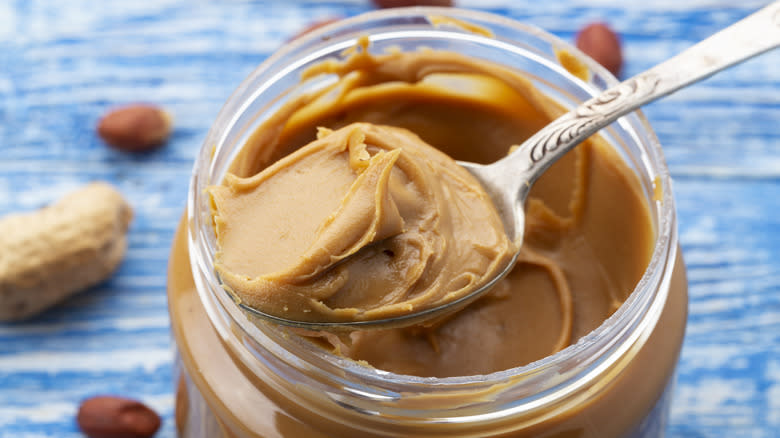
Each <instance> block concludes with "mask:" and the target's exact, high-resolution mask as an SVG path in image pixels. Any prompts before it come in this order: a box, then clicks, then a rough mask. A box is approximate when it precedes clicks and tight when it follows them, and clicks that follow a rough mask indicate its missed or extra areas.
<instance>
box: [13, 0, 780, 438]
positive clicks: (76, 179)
mask: <svg viewBox="0 0 780 438" xmlns="http://www.w3.org/2000/svg"><path fill="white" fill-rule="evenodd" d="M764 3H765V2H763V1H741V2H735V1H733V0H695V1H684V0H660V1H648V0H632V1H626V0H622V1H619V0H615V1H607V0H557V1H546V2H538V1H535V0H503V1H502V0H460V1H459V5H461V6H463V7H469V8H475V9H482V10H486V11H492V12H496V13H499V14H504V15H506V16H509V17H513V18H516V19H519V20H521V21H525V22H529V23H533V24H536V25H538V26H540V27H542V28H545V29H547V30H549V31H551V32H552V33H554V34H556V35H558V36H560V37H562V38H564V39H567V40H571V39H573V37H574V34H575V32H576V30H577V29H578V28H580V27H581V26H582V25H583V24H585V23H587V22H589V21H592V20H606V21H607V22H609V23H610V24H611V25H612V26H613V27H614V28H615V29H617V30H618V31H619V32H620V33H621V34H622V36H623V40H624V47H625V56H626V66H625V69H624V73H625V74H626V75H633V74H636V73H638V72H640V71H642V70H644V69H645V68H647V67H650V66H651V65H653V64H655V63H657V62H659V61H661V60H663V59H665V58H667V57H669V56H671V55H672V54H674V53H676V52H678V51H680V50H682V49H683V48H685V47H687V46H689V45H691V44H692V43H694V42H695V41H698V40H700V39H703V38H705V37H706V36H708V35H710V34H711V33H713V32H715V31H716V30H718V29H719V28H721V27H724V26H726V25H728V24H730V23H732V22H734V21H736V20H738V19H740V18H742V17H744V16H746V15H747V14H748V13H749V12H751V11H752V10H755V9H757V8H758V7H760V6H761V5H762V4H764ZM735 4H736V6H735ZM369 9H371V5H370V4H369V2H368V1H367V0H333V1H326V0H319V1H318V0H308V1H300V2H295V1H293V0H288V1H270V0H268V1H238V0H232V1H225V0H203V1H192V0H143V1H141V0H134V1H124V2H101V1H96V0H95V1H89V0H78V1H67V2H65V1H56V0H36V1H27V0H2V2H0V214H5V213H8V212H11V211H18V210H31V209H35V208H37V207H40V206H42V205H44V204H47V203H49V202H51V201H53V200H55V199H57V198H58V197H60V196H61V195H62V194H64V193H66V192H67V191H69V190H71V189H73V188H75V187H76V186H78V185H80V184H82V183H84V182H86V181H90V180H94V179H101V180H108V181H111V182H113V183H114V184H115V185H117V186H118V187H119V188H120V190H121V191H122V192H123V193H124V194H125V196H126V197H127V198H128V199H129V200H130V202H131V203H132V204H133V206H134V208H135V212H136V218H135V220H134V222H133V224H132V227H131V230H130V237H129V239H130V248H129V250H128V253H127V256H126V259H125V261H124V262H123V264H122V266H121V268H120V270H119V271H118V272H117V274H116V275H115V276H114V277H113V278H112V279H111V280H109V281H108V282H106V283H104V284H102V285H100V286H99V287H96V288H93V289H91V290H89V291H87V292H85V293H82V294H79V295H77V296H76V297H74V298H72V299H70V300H68V301H67V302H66V303H64V304H63V305H61V306H59V307H57V308H55V309H53V310H51V311H48V312H46V313H45V314H43V315H41V316H40V317H37V318H35V319H33V320H30V321H25V322H22V323H16V324H0V437H13V438H25V437H29V438H32V437H58V438H68V437H80V436H82V435H81V434H80V433H79V431H78V429H77V427H76V425H75V422H74V415H75V412H76V409H77V407H78V403H79V401H80V400H81V399H83V398H85V397H87V396H90V395H94V394H101V393H110V394H123V395H127V396H130V397H135V398H138V399H141V400H143V401H145V402H147V403H148V404H149V405H151V406H152V407H154V408H155V409H157V410H158V411H159V412H161V413H162V414H163V416H164V425H163V428H162V430H161V431H160V433H159V434H158V436H159V437H167V438H170V437H173V436H175V431H174V428H173V421H172V415H173V392H172V382H171V380H172V372H171V366H172V363H171V361H172V359H171V357H172V355H171V340H170V335H169V327H168V315H167V310H166V297H165V281H166V263H167V258H168V250H169V247H170V242H171V238H172V236H173V231H174V227H175V226H176V224H177V220H178V218H179V215H180V214H181V212H182V209H183V207H184V203H185V196H186V190H187V184H188V178H189V173H190V169H191V166H192V162H193V158H194V156H195V154H196V151H197V150H198V148H199V147H200V143H201V141H202V139H203V138H204V136H205V133H206V131H207V129H208V127H209V125H210V123H211V122H212V120H213V119H214V117H215V116H216V114H217V111H218V110H219V108H220V106H221V105H222V103H223V102H224V101H225V100H226V99H227V97H228V95H229V94H230V93H231V92H232V90H233V89H234V88H235V87H236V86H237V85H238V84H239V82H240V81H241V80H242V79H243V78H244V77H245V76H246V75H248V74H249V72H250V71H252V70H253V69H254V68H255V67H256V66H257V65H258V64H259V63H260V62H261V61H262V60H263V59H265V58H266V57H267V56H268V55H269V54H270V53H272V52H273V51H274V50H275V49H276V48H278V47H279V46H280V45H281V44H282V43H283V42H284V41H285V40H287V39H288V38H289V37H290V36H291V35H293V34H294V33H296V32H297V31H298V30H300V29H301V28H302V27H303V26H305V25H306V24H307V23H309V22H311V21H314V20H318V19H322V18H329V17H338V16H349V15H355V14H358V13H360V12H363V11H366V10H369ZM134 101H150V102H155V103H159V104H161V105H163V106H164V107H166V108H167V109H168V110H170V111H171V112H172V113H173V114H174V117H175V132H174V135H173V137H172V139H171V141H170V142H169V143H168V145H167V146H166V147H164V148H162V149H160V150H158V151H156V152H154V153H151V154H147V155H140V156H139V155H128V154H124V153H120V152H117V151H114V150H111V149H108V148H106V147H105V146H104V145H103V144H102V143H101V141H100V140H99V139H98V138H97V137H96V135H95V133H94V125H95V123H96V121H97V120H98V118H99V117H100V116H101V114H102V113H103V112H104V111H105V110H106V109H107V108H110V107H112V106H115V105H118V104H123V103H127V102H134ZM646 114H647V116H648V118H649V119H650V121H651V124H652V125H653V126H654V127H655V129H656V132H657V133H658V137H659V138H660V140H661V143H662V144H663V145H664V148H665V151H666V156H667V159H668V163H669V166H670V168H671V171H672V174H673V177H674V179H675V186H674V188H675V192H676V196H677V202H678V209H679V226H680V236H681V241H682V246H683V250H684V254H685V257H686V260H687V262H688V267H689V275H690V281H691V287H690V294H691V300H690V319H689V325H688V332H687V335H686V339H685V345H684V348H683V354H682V360H681V363H680V367H679V381H678V384H677V388H676V392H675V396H674V404H673V407H672V413H671V425H670V429H669V434H668V435H669V436H671V437H687V438H700V437H761V438H769V437H778V436H780V262H778V261H779V260H780V214H778V213H780V51H775V52H772V53H769V54H767V55H765V56H763V57H761V58H758V59H754V60H752V61H749V62H748V63H746V64H744V65H741V66H739V67H736V68H734V69H733V70H730V71H728V72H725V73H722V74H720V75H718V76H716V77H714V78H711V79H709V80H707V81H706V82H704V83H701V84H698V85H696V86H693V87H691V88H690V89H686V90H684V91H682V92H680V93H679V94H677V95H675V96H673V97H670V98H668V99H666V100H663V101H661V102H657V103H654V104H652V105H650V106H648V107H647V108H646ZM8 231H9V230H2V231H1V232H8ZM0 259H2V254H0Z"/></svg>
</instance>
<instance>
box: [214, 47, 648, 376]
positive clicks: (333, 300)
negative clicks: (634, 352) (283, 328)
mask: <svg viewBox="0 0 780 438" xmlns="http://www.w3.org/2000/svg"><path fill="white" fill-rule="evenodd" d="M321 73H334V74H337V75H338V76H339V77H340V78H341V80H339V81H338V82H337V83H335V84H333V85H332V86H330V87H327V88H326V89H324V90H321V91H319V92H317V93H315V94H313V95H306V96H303V97H301V98H299V99H297V100H296V101H293V102H291V103H289V104H288V105H287V106H286V107H285V108H283V109H282V110H280V112H279V115H278V116H276V117H272V118H271V119H270V120H269V121H268V122H266V124H265V125H264V126H262V127H261V128H259V129H258V130H257V132H256V134H255V136H254V137H253V138H252V139H251V140H250V142H249V144H247V145H246V146H245V147H244V149H243V150H242V151H241V153H240V154H239V156H238V158H237V159H236V161H235V162H234V164H233V166H232V168H231V170H232V171H233V173H232V174H229V175H228V177H227V178H226V180H225V183H224V184H223V185H222V186H218V187H215V188H213V189H212V196H213V200H214V203H215V205H216V210H215V211H216V216H215V223H216V231H217V235H218V237H219V242H220V243H221V245H220V252H219V253H218V255H217V265H216V266H217V270H218V272H219V273H220V275H221V277H222V278H223V280H224V281H225V282H226V283H227V285H228V286H229V287H230V288H231V290H232V291H233V292H235V293H237V294H238V295H239V296H240V297H241V299H242V300H245V301H247V302H249V304H250V305H258V306H259V308H261V309H264V308H266V309H272V310H273V312H274V314H276V315H284V316H287V317H289V318H291V319H296V318H298V319H303V320H323V319H325V320H345V319H350V318H352V319H359V318H361V317H363V316H367V317H370V316H373V315H376V314H380V315H388V316H392V315H398V314H402V313H403V312H404V311H412V310H414V309H415V307H416V306H417V305H420V304H419V302H420V301H421V300H422V299H428V297H429V295H428V294H422V295H415V294H414V292H415V291H416V290H417V289H422V290H427V289H428V286H429V285H431V284H434V285H435V284H436V283H441V282H448V283H447V284H455V285H456V286H455V287H449V288H442V289H444V292H430V295H432V296H433V299H430V300H429V302H433V303H438V302H441V300H442V299H443V298H441V296H442V295H444V296H447V294H454V293H457V292H461V293H462V292H464V291H466V292H467V291H468V290H471V289H473V288H474V287H478V286H479V285H480V284H482V282H483V281H485V279H489V278H490V277H491V274H493V273H495V272H497V271H496V270H497V269H500V268H501V267H503V266H504V263H505V260H506V258H507V257H508V254H509V252H510V251H512V250H513V247H512V244H511V242H508V241H507V239H506V237H505V235H504V233H503V228H502V225H501V222H500V220H499V219H498V216H497V214H496V212H495V209H494V208H491V206H490V205H488V204H489V201H488V199H487V198H486V195H485V194H484V192H483V191H481V190H479V184H478V183H477V182H476V181H473V179H469V175H468V173H467V172H465V171H464V170H463V169H460V168H458V167H457V164H455V163H454V162H452V161H451V159H449V158H445V157H443V156H441V154H439V153H434V150H433V149H432V147H430V146H427V144H426V143H423V141H425V142H427V143H428V144H430V145H432V146H434V147H436V148H437V149H438V150H441V151H443V152H445V153H446V154H447V155H449V156H451V157H454V158H457V159H466V160H472V161H477V162H490V161H492V160H495V159H496V158H498V157H500V156H501V155H503V154H506V153H507V152H508V151H509V150H510V148H512V147H513V146H514V145H517V144H520V143H521V142H522V141H523V140H524V139H525V138H527V137H528V136H530V135H531V134H532V133H533V132H534V131H536V130H538V129H539V128H541V127H542V126H543V125H544V124H545V123H546V121H547V120H549V119H550V118H551V117H553V116H554V115H556V114H557V113H558V112H560V110H559V109H558V108H556V107H555V106H554V105H553V104H552V103H550V101H549V100H548V99H546V98H544V97H543V96H541V95H540V94H539V93H538V92H537V91H536V90H535V89H534V87H532V86H531V84H530V83H528V82H527V81H526V80H525V79H524V78H522V77H521V76H519V75H517V74H516V73H514V72H511V71H509V70H507V69H505V68H503V67H501V66H498V65H494V64H490V63H486V62H476V61H474V60H472V59H468V58H466V57H463V56H460V55H458V54H456V53H451V52H443V51H432V50H428V49H420V50H418V51H415V52H406V53H401V52H394V53H388V54H382V55H372V54H370V53H369V52H368V51H367V47H366V46H365V45H364V46H359V47H357V48H356V50H355V51H354V53H352V54H351V56H349V57H348V58H347V59H346V60H345V61H343V62H328V63H323V64H321V65H318V66H315V67H314V68H312V69H311V70H310V71H309V72H308V76H314V75H316V74H321ZM356 123H357V124H356ZM390 126H394V127H396V128H389V127H390ZM339 128H341V129H339ZM323 129H324V131H323ZM332 129H338V131H336V132H331V131H330V130H332ZM318 132H319V133H320V134H319V135H320V138H319V139H317V135H318V134H317V133H318ZM269 133H274V134H275V137H274V138H269V137H268V136H269ZM412 133H415V134H416V135H415V134H412ZM353 143H354V144H353ZM351 144H352V146H350V145H351ZM367 144H369V145H371V147H370V148H367V147H366V145H367ZM369 149H370V150H374V151H375V152H374V154H373V156H372V154H371V153H369V152H367V150H369ZM380 151H381V152H382V153H381V154H380V153H379V152H380ZM399 151H400V152H399ZM421 151H424V152H421ZM390 153H398V154H399V155H398V157H404V156H406V155H411V154H414V155H415V156H420V155H422V156H424V157H428V159H432V158H435V160H436V161H438V162H441V163H447V165H446V166H445V167H439V168H436V169H433V168H431V169H424V170H423V169H420V170H414V171H412V170H410V169H411V167H410V164H405V165H403V166H401V169H403V171H401V172H396V175H397V176H396V179H395V181H399V180H400V179H404V181H405V183H406V184H408V181H410V180H411V181H413V186H412V187H414V188H411V189H410V188H409V187H406V186H404V185H403V184H400V183H399V182H396V183H394V184H391V182H392V181H394V179H391V178H389V175H387V176H388V181H385V185H386V186H390V185H394V186H395V193H392V194H390V196H388V193H386V192H382V193H379V194H377V192H376V190H374V191H371V193H372V195H371V196H369V197H368V198H369V199H368V201H370V202H367V203H366V204H364V205H363V206H362V207H361V206H358V208H357V209H356V210H357V211H356V212H355V213H356V214H357V216H358V217H356V218H353V219H347V220H344V221H342V222H344V223H346V224H348V225H344V226H342V228H340V229H338V228H337V227H338V226H340V225H337V226H335V227H334V226H332V225H331V226H326V225H328V224H333V223H337V222H339V220H338V219H336V218H337V217H339V214H341V213H342V212H343V210H346V209H348V208H349V205H348V204H349V201H350V199H346V201H345V199H343V198H350V195H349V193H348V192H349V191H350V190H351V189H350V187H352V186H354V185H355V184H354V183H355V181H356V177H355V175H356V174H357V172H355V171H354V170H352V169H351V166H358V165H360V166H365V167H366V168H369V167H372V165H371V164H369V163H370V162H371V161H372V160H373V161H374V162H375V165H374V166H373V168H376V169H378V171H379V173H381V169H384V168H386V167H387V166H391V165H392V164H391V162H393V161H394V162H397V160H399V159H400V158H392V157H391V156H390V155H389V154H390ZM288 154H289V155H288ZM361 154H365V156H364V159H365V161H363V162H362V164H355V163H356V162H359V160H360V159H359V158H356V157H357V156H359V155H361ZM383 156H385V159H384V160H381V158H382V157H383ZM277 158H279V159H277ZM382 162H384V163H385V164H384V166H385V167H382V166H383V165H379V164H378V163H382ZM351 163H352V164H351ZM331 166H336V168H337V169H338V170H335V169H334V168H332V167H331ZM429 167H430V165H429ZM442 169H446V171H445V170H442ZM389 173H390V174H392V172H389ZM280 174H282V175H281V176H280ZM271 175H274V176H275V177H274V178H271ZM364 175H365V173H364ZM403 175H405V176H403ZM410 175H414V176H413V177H410ZM447 175H449V176H447ZM374 180H376V182H377V183H376V184H378V183H379V181H380V178H378V177H377V178H374ZM423 181H425V182H423ZM263 182H268V183H269V184H268V186H266V184H263ZM464 184H467V185H465V186H464ZM454 186H458V187H464V189H465V188H467V190H466V191H465V192H464V193H465V194H464V195H463V196H461V197H455V195H450V196H451V199H447V198H440V199H439V200H434V199H433V198H431V199H425V195H419V194H420V193H426V192H431V191H434V190H441V189H442V188H447V190H446V191H447V192H449V193H453V192H454V190H452V187H454ZM401 187H406V188H404V189H403V190H405V191H406V193H405V194H402V193H401V192H400V190H402V189H401ZM434 188H436V189H434ZM391 192H393V190H391ZM412 194H414V196H412ZM421 196H422V197H421ZM465 196H468V198H466V197H465ZM641 196H642V195H641V194H640V192H639V186H638V182H637V181H636V178H635V177H633V176H632V175H631V174H630V173H629V172H628V170H627V169H626V168H625V165H623V164H622V163H621V161H620V159H619V158H618V157H617V156H616V155H615V153H614V152H613V151H612V150H611V149H610V148H609V147H608V146H607V145H606V144H603V143H602V142H601V141H599V140H598V139H594V140H590V141H588V142H586V143H585V144H583V145H581V146H580V147H578V149H576V150H575V151H574V153H573V154H569V156H568V157H565V158H564V159H563V160H562V161H561V162H559V163H557V164H556V165H555V166H554V167H553V168H552V169H551V170H550V171H549V172H548V173H547V174H545V175H544V176H543V177H542V178H541V179H540V180H539V182H538V183H537V185H536V186H535V187H534V188H533V190H532V192H531V195H530V198H529V202H528V205H527V212H526V215H527V216H526V223H527V225H526V230H525V240H524V242H523V245H522V251H521V255H520V258H519V261H518V263H517V265H516V268H515V269H514V271H513V272H512V273H511V274H510V275H509V276H508V278H506V279H504V280H503V281H501V282H499V284H498V285H496V286H495V287H494V289H493V290H492V291H491V292H490V293H488V295H487V296H486V297H484V298H483V299H481V300H479V301H477V302H475V303H473V304H471V305H470V306H469V307H467V308H466V309H465V310H462V311H461V312H460V313H458V314H456V315H454V316H451V317H449V318H447V319H446V320H444V321H437V322H436V324H434V325H432V326H428V327H424V328H423V327H413V328H409V329H394V330H384V331H376V330H372V331H363V332H359V333H353V334H352V335H351V336H350V339H348V340H346V341H345V340H344V339H343V337H341V338H339V337H335V336H328V335H325V334H323V335H322V339H323V340H326V342H325V343H324V345H325V346H326V348H332V349H333V351H337V352H339V354H343V355H346V356H347V357H351V358H354V359H357V360H363V361H366V362H367V363H369V364H371V365H373V366H376V367H378V368H380V369H384V370H388V371H394V372H397V373H401V374H412V375H419V376H437V377H446V376H458V375H472V374H484V373H490V372H493V371H497V370H502V369H507V368H511V367H515V366H519V365H524V364H527V363H529V362H532V361H534V360H538V359H541V358H543V357H545V356H547V355H550V354H552V353H555V352H556V351H559V350H561V349H563V348H565V347H567V346H568V345H570V344H572V343H573V342H575V341H576V340H577V339H579V338H580V337H582V336H583V335H585V334H586V333H588V332H590V331H591V330H593V329H594V328H596V327H597V326H598V325H599V324H601V322H602V321H604V320H605V319H606V318H607V317H608V316H609V315H611V314H612V312H614V311H615V310H616V309H617V308H618V307H619V306H620V304H621V303H622V302H623V301H624V300H625V298H626V297H627V296H628V294H629V293H630V292H631V290H632V289H633V287H634V286H635V285H636V282H637V281H638V280H639V277H640V276H641V275H642V272H643V271H644V268H645V266H646V265H647V262H648V260H649V257H650V252H651V245H652V241H653V229H652V225H651V223H650V218H649V212H648V210H647V206H646V204H645V202H644V201H643V199H642V197H641ZM396 198H397V199H402V200H405V202H406V203H407V204H409V206H405V207H403V208H400V207H399V205H396V204H395V201H394V199H396ZM613 205H620V211H619V214H617V213H616V212H615V211H614V210H613V207H612V206H613ZM429 207H430V208H429ZM378 209H379V210H383V211H386V212H387V211H389V212H392V213H386V214H385V215H384V217H382V218H379V219H382V220H379V221H377V220H375V219H378V218H377V217H376V215H375V212H376V211H377V210H378ZM400 210H404V211H405V212H409V213H406V216H408V217H415V216H416V217H423V219H417V220H416V224H412V223H411V222H409V223H407V222H406V219H404V218H403V217H399V216H398V211H400ZM420 212H427V213H420ZM431 212H436V213H437V214H436V215H435V216H436V217H438V218H440V221H441V222H446V223H448V224H449V229H446V227H445V231H443V232H442V231H441V230H440V229H439V228H438V227H436V226H434V225H432V224H425V223H424V222H425V221H426V220H428V221H430V214H431ZM425 214H428V215H429V216H428V219H425V218H424V217H425ZM401 216H404V215H401ZM377 225H381V226H379V227H377ZM372 227H373V228H372ZM405 227H408V230H406V232H404V230H405ZM426 229H430V231H431V232H428V233H427V234H423V233H422V231H423V230H426ZM442 234H444V235H447V236H448V238H447V239H444V240H438V239H440V237H441V236H442ZM322 236H325V237H322ZM410 236H411V237H410ZM626 236H630V239H631V240H632V244H631V245H626V243H625V242H626V240H625V239H626V238H627V237H626ZM334 237H335V238H337V239H338V243H333V241H328V240H329V239H334ZM418 237H419V239H418ZM410 239H414V240H413V241H412V242H410V241H409V240H410ZM317 240H319V242H317ZM445 242H447V243H445ZM288 245H289V246H288ZM323 248H325V250H323ZM386 251H389V253H390V254H391V256H388V255H387V252H386ZM348 256H351V257H348ZM345 258H348V259H350V260H349V263H339V262H341V261H342V260H343V259H345ZM399 261H400V262H399ZM430 264H433V265H434V266H433V271H434V274H437V275H429V276H428V277H425V278H422V279H420V277H421V276H425V275H426V274H427V272H424V273H423V272H421V271H423V269H422V268H423V267H426V265H430ZM396 265H401V267H402V268H401V269H398V268H396V267H395V266H396ZM438 265H445V267H443V268H439V267H438ZM311 278H314V280H310V279H311ZM312 283H316V285H315V286H312ZM419 283H422V286H420V285H419ZM453 290H454V291H455V292H453ZM410 291H411V292H410ZM311 294H313V295H311ZM396 296H400V297H401V298H400V301H398V300H396V301H393V299H394V298H395V297H396Z"/></svg>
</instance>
